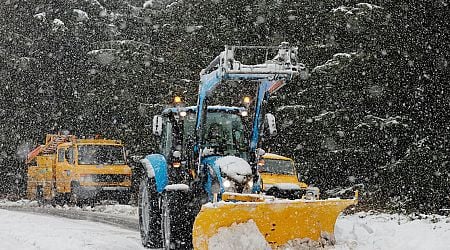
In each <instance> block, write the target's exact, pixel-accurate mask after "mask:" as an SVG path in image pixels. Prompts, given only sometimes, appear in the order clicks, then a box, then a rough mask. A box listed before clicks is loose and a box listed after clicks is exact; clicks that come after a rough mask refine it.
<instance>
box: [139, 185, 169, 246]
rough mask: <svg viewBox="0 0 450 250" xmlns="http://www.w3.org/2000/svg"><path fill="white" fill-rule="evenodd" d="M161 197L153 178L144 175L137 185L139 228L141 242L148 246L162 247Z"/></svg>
mask: <svg viewBox="0 0 450 250" xmlns="http://www.w3.org/2000/svg"><path fill="white" fill-rule="evenodd" d="M160 204H161V197H160V195H159V194H158V192H157V191H156V183H155V181H154V179H150V178H148V177H147V176H145V177H144V178H143V179H142V180H141V183H140V186H139V198H138V207H139V230H140V232H141V240H142V244H143V245H144V246H145V247H149V248H162V246H163V241H162V234H161V228H162V225H161V217H162V216H161V215H162V211H161V207H160Z"/></svg>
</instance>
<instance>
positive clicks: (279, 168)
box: [260, 159, 294, 175]
mask: <svg viewBox="0 0 450 250" xmlns="http://www.w3.org/2000/svg"><path fill="white" fill-rule="evenodd" d="M260 171H261V172H268V173H274V174H292V175H293V174H294V167H293V165H292V161H285V160H274V159H264V165H263V166H261V167H260Z"/></svg>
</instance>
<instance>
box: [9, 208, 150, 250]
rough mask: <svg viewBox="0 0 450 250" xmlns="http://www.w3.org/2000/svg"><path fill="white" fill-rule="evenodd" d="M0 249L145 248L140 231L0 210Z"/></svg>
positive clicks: (76, 249) (75, 249)
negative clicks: (142, 244)
mask: <svg viewBox="0 0 450 250" xmlns="http://www.w3.org/2000/svg"><path fill="white" fill-rule="evenodd" d="M0 222H1V223H0V249H23V250H26V249H30V250H32V249H33V250H34V249H46V250H47V249H48V250H52V249H54V250H60V249H74V250H78V249H111V250H112V249H117V250H119V249H144V248H143V247H142V246H141V241H140V235H139V233H138V232H137V231H131V230H126V229H121V228H118V227H114V226H110V225H106V224H102V223H95V222H90V221H83V220H72V219H66V218H57V217H53V216H49V215H36V214H30V213H24V212H17V211H7V210H4V209H0Z"/></svg>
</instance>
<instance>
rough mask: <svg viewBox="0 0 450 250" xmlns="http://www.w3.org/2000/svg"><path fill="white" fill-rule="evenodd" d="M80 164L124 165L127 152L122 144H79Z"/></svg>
mask: <svg viewBox="0 0 450 250" xmlns="http://www.w3.org/2000/svg"><path fill="white" fill-rule="evenodd" d="M78 164H79V165H123V164H125V154H124V149H123V147H122V146H117V145H82V146H78Z"/></svg>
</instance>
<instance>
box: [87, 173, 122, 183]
mask: <svg viewBox="0 0 450 250" xmlns="http://www.w3.org/2000/svg"><path fill="white" fill-rule="evenodd" d="M125 176H126V175H124V174H96V175H94V177H95V181H96V182H123V181H124V180H125Z"/></svg>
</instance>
